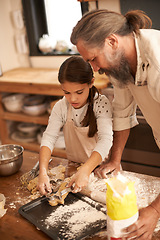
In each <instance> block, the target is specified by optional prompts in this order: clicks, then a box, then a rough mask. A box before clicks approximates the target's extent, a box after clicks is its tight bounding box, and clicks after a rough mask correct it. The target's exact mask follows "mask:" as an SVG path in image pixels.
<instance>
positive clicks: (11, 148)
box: [0, 144, 24, 176]
mask: <svg viewBox="0 0 160 240" xmlns="http://www.w3.org/2000/svg"><path fill="white" fill-rule="evenodd" d="M23 151H24V148H23V147H22V146H19V145H13V144H6V145H0V176H9V175H12V174H14V173H16V172H17V171H18V170H19V169H20V168H21V166H22V162H23Z"/></svg>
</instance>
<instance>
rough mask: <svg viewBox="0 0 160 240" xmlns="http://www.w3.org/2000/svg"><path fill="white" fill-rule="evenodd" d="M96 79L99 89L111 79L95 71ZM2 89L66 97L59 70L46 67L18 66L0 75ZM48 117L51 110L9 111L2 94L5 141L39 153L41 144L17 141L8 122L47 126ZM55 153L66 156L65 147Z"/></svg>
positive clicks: (0, 125) (0, 119)
mask: <svg viewBox="0 0 160 240" xmlns="http://www.w3.org/2000/svg"><path fill="white" fill-rule="evenodd" d="M95 78H96V80H95V86H96V87H97V88H98V90H99V91H101V89H103V88H105V87H107V85H108V80H107V78H106V77H104V76H100V75H99V76H98V75H97V74H95ZM0 92H1V93H25V94H40V95H47V96H63V91H62V89H61V86H60V83H59V82H58V70H57V69H46V68H16V69H12V70H10V71H8V72H5V73H4V74H3V76H1V77H0ZM48 118H49V114H47V113H46V114H43V115H41V116H29V115H27V114H24V113H22V112H21V113H11V112H7V111H5V110H4V108H3V104H2V101H1V94H0V138H1V142H2V144H9V143H13V144H14V143H15V144H19V145H22V146H23V147H24V148H25V149H27V150H31V151H35V152H39V144H38V143H23V142H16V141H14V140H12V139H10V137H9V136H10V133H9V131H8V128H7V121H8V120H9V121H15V122H31V123H35V124H41V125H47V124H48ZM53 155H54V156H57V157H62V158H66V153H65V150H63V149H54V151H53Z"/></svg>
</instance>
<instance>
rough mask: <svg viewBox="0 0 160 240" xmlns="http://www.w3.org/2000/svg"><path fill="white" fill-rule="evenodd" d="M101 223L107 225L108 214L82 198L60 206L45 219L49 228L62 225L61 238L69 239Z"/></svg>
mask: <svg viewBox="0 0 160 240" xmlns="http://www.w3.org/2000/svg"><path fill="white" fill-rule="evenodd" d="M60 223H61V224H60ZM100 224H101V225H103V226H105V225H106V214H105V213H103V212H102V211H98V210H97V209H96V208H93V207H92V206H91V205H89V204H88V203H87V202H84V201H82V200H78V201H76V202H73V203H72V204H70V205H64V206H63V205H61V206H59V207H58V208H57V209H56V210H55V211H54V212H53V213H51V214H50V216H48V217H47V218H46V219H45V225H46V226H47V229H49V228H50V227H54V228H56V227H58V226H59V225H61V229H60V230H59V236H60V239H67V240H71V239H72V240H73V239H76V238H79V237H80V236H81V234H82V233H83V232H85V230H86V229H87V228H91V227H92V228H96V227H99V225H100ZM66 229H67V231H66Z"/></svg>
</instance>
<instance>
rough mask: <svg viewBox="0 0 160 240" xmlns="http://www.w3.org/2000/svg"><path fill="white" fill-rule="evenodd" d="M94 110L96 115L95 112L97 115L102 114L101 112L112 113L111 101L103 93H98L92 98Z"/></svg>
mask: <svg viewBox="0 0 160 240" xmlns="http://www.w3.org/2000/svg"><path fill="white" fill-rule="evenodd" d="M93 109H94V112H95V114H96V116H97V114H98V115H99V114H100V115H103V114H110V115H111V113H112V106H111V103H110V101H109V99H108V98H107V97H106V96H105V95H101V94H99V96H98V97H95V100H94V107H93Z"/></svg>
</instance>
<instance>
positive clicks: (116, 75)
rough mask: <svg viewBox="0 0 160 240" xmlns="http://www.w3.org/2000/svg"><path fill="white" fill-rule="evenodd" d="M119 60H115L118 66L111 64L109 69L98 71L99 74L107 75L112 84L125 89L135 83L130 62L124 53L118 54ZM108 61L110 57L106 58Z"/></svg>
mask: <svg viewBox="0 0 160 240" xmlns="http://www.w3.org/2000/svg"><path fill="white" fill-rule="evenodd" d="M118 55H119V56H117V59H114V62H116V63H117V64H113V63H112V64H111V60H110V61H109V62H110V64H109V65H110V66H109V68H108V69H105V68H100V69H99V70H98V72H99V74H103V73H105V74H106V75H107V76H108V77H109V79H110V81H111V83H112V84H113V85H115V86H117V87H119V88H124V87H126V86H127V85H128V84H129V83H134V78H133V76H132V74H131V69H130V66H129V63H128V60H127V59H126V57H125V56H124V54H123V52H121V53H119V54H118ZM106 58H107V59H108V57H107V56H106ZM112 62H113V60H112Z"/></svg>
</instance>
